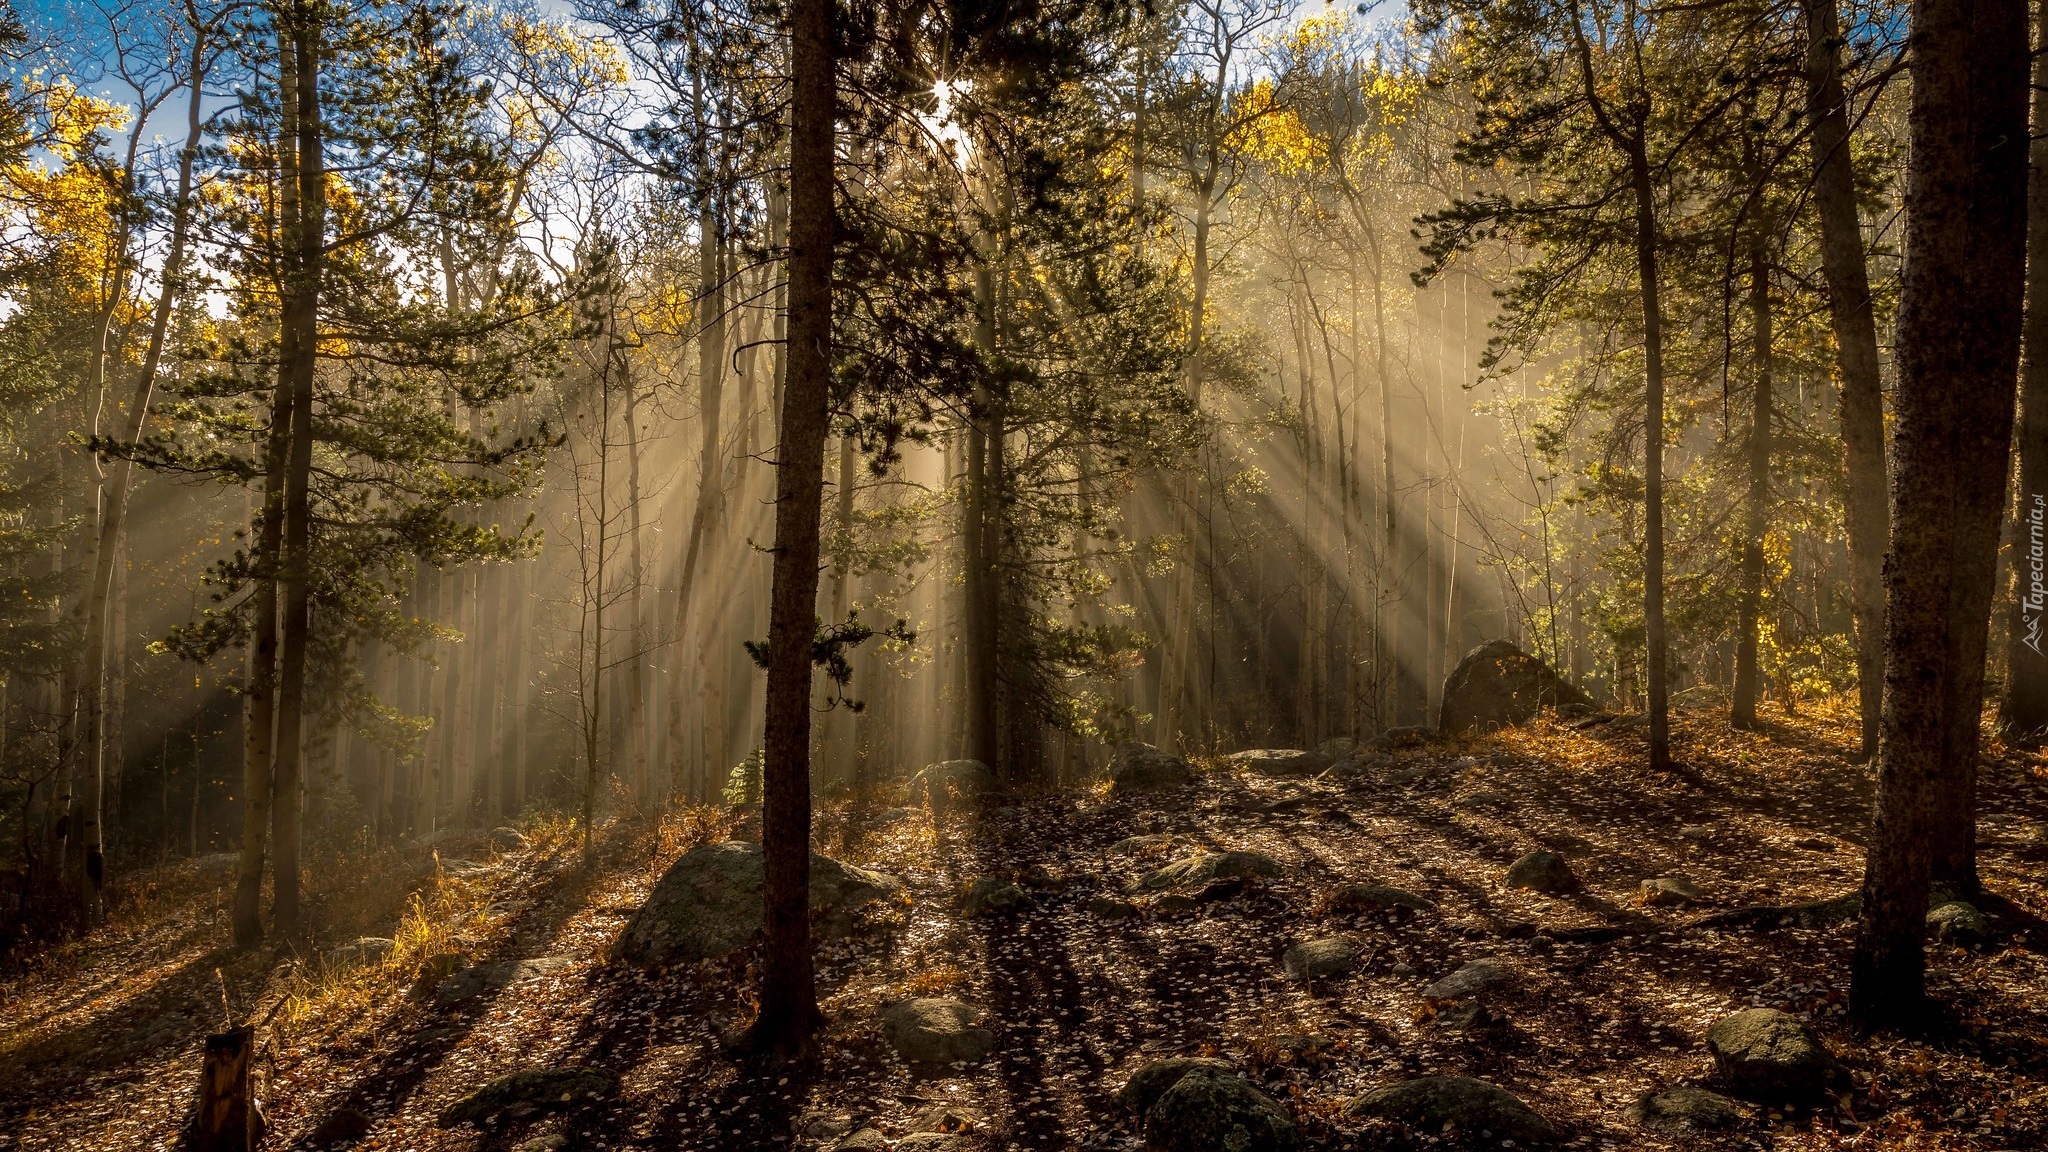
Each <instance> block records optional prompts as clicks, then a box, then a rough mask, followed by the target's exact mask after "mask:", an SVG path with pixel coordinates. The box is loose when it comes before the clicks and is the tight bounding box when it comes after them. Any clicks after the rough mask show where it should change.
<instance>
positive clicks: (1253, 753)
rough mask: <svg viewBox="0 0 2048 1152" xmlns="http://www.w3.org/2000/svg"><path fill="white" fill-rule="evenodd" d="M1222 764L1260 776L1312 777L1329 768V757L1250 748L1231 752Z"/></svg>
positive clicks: (1296, 750)
mask: <svg viewBox="0 0 2048 1152" xmlns="http://www.w3.org/2000/svg"><path fill="white" fill-rule="evenodd" d="M1223 762H1224V763H1226V764H1228V765H1230V766H1231V767H1233V768H1242V769H1244V770H1246V771H1248V772H1256V773H1258V774H1259V775H1261V776H1313V775H1315V774H1316V773H1318V772H1321V771H1322V770H1323V769H1325V768H1328V767H1329V766H1330V757H1327V756H1324V755H1323V754H1322V753H1320V752H1304V751H1302V750H1301V749H1299V748H1252V749H1248V750H1246V751H1243V752H1233V753H1231V754H1230V755H1228V756H1225V757H1224V758H1223Z"/></svg>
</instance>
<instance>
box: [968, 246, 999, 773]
mask: <svg viewBox="0 0 2048 1152" xmlns="http://www.w3.org/2000/svg"><path fill="white" fill-rule="evenodd" d="M995 248H996V241H995V239H994V238H993V237H988V236H984V237H983V238H982V251H981V259H980V261H979V262H978V263H977V264H976V265H975V269H974V310H975V318H974V344H975V347H976V349H977V350H979V351H980V352H981V354H982V355H983V356H984V357H988V358H990V359H991V361H992V360H993V358H994V356H995V352H996V299H995V269H994V268H993V267H992V264H993V261H994V260H995ZM991 369H993V365H992V364H991ZM994 405H995V397H994V393H993V391H992V390H991V389H990V388H989V386H988V382H987V380H986V379H983V380H979V381H976V383H975V386H974V405H973V414H972V416H971V417H970V418H969V420H968V424H967V508H966V515H965V517H964V523H963V524H962V525H961V540H962V543H963V544H964V545H965V553H966V555H965V563H964V565H963V567H964V569H965V571H964V572H963V574H962V575H963V576H964V577H965V579H964V581H963V583H964V584H965V585H966V589H965V591H966V599H967V604H966V608H967V621H966V623H967V631H966V636H965V639H966V647H967V699H966V709H967V757H968V759H970V760H979V761H981V762H982V763H983V764H986V765H988V766H989V767H990V768H992V769H995V768H999V767H1000V759H1001V758H1000V756H999V755H998V753H997V748H996V675H997V669H996V627H997V625H996V612H997V603H996V600H997V590H996V586H995V585H996V571H995V566H996V558H995V554H994V552H993V551H992V550H991V549H990V544H991V542H992V535H991V533H990V531H989V526H990V524H991V523H992V522H993V521H994V519H995V512H994V509H993V508H992V507H991V504H992V502H993V501H994V499H995V493H994V491H993V490H992V487H991V484H990V473H991V470H992V457H993V453H992V452H991V450H990V448H991V446H990V443H989V441H990V433H989V429H990V427H991V425H992V424H993V423H994V420H995V413H994Z"/></svg>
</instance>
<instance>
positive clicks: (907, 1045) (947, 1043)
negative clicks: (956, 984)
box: [882, 999, 996, 1068]
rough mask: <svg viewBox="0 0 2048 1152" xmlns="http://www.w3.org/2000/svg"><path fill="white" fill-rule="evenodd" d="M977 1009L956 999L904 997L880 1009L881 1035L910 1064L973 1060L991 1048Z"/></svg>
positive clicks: (992, 1043)
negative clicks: (902, 999)
mask: <svg viewBox="0 0 2048 1152" xmlns="http://www.w3.org/2000/svg"><path fill="white" fill-rule="evenodd" d="M981 1017H982V1012H981V1009H979V1008H976V1007H974V1006H973V1005H971V1004H963V1003H961V1002H960V1001H958V1000H942V999H918V1000H904V1001H902V1002H900V1003H896V1004H891V1005H889V1006H888V1007H886V1008H884V1009H882V1036H883V1038H884V1039H886V1040H888V1041H889V1046H890V1047H892V1048H894V1049H896V1054H897V1055H898V1056H901V1057H903V1060H904V1062H905V1063H907V1064H909V1065H911V1066H912V1067H913V1068H939V1067H944V1066H945V1065H948V1064H960V1063H973V1062H974V1061H976V1060H979V1059H981V1058H982V1057H984V1056H987V1055H988V1054H989V1053H990V1052H992V1051H994V1050H995V1046H996V1037H995V1033H993V1032H990V1031H989V1030H988V1029H986V1028H983V1027H980V1021H981Z"/></svg>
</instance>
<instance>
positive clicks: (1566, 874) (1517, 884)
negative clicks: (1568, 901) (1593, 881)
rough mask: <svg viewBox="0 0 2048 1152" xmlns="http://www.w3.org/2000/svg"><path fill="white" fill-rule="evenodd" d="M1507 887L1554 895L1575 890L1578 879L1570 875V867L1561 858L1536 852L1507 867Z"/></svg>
mask: <svg viewBox="0 0 2048 1152" xmlns="http://www.w3.org/2000/svg"><path fill="white" fill-rule="evenodd" d="M1507 886H1508V887H1510V888H1527V889H1529V890H1530V891H1532V892H1545V893H1552V894H1555V893H1558V892H1569V891H1571V890H1572V889H1574V888H1577V887H1578V886H1579V878H1578V877H1577V876H1575V875H1573V874H1572V866H1571V865H1570V864H1568V863H1566V862H1565V858H1564V857H1563V856H1560V855H1558V854H1557V853H1555V852H1545V851H1536V852H1531V853H1529V854H1528V855H1527V856H1524V857H1522V858H1521V859H1520V860H1517V861H1515V862H1514V863H1513V864H1510V865H1508V874H1507Z"/></svg>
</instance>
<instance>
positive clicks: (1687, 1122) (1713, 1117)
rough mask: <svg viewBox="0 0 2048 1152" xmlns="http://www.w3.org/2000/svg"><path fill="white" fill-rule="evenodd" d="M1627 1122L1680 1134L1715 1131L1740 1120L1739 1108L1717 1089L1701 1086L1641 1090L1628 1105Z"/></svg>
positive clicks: (1733, 1125) (1740, 1111) (1663, 1131)
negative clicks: (1651, 1090)
mask: <svg viewBox="0 0 2048 1152" xmlns="http://www.w3.org/2000/svg"><path fill="white" fill-rule="evenodd" d="M1628 1118H1629V1122H1630V1123H1633V1124H1639V1125H1641V1126H1643V1127H1645V1128H1648V1129H1649V1130H1650V1131H1652V1132H1662V1133H1665V1134H1666V1135H1670V1136H1683V1135H1686V1134H1688V1133H1693V1132H1718V1131H1721V1130H1724V1129H1728V1128H1733V1127H1735V1126H1736V1125H1738V1124H1740V1123H1742V1110H1741V1109H1740V1108H1738V1107H1736V1105H1735V1101H1733V1100H1730V1099H1729V1098H1727V1097H1726V1096H1723V1095H1721V1094H1720V1093H1719V1092H1709V1091H1707V1090H1706V1089H1705V1088H1672V1089H1669V1090H1667V1091H1663V1092H1645V1093H1643V1094H1642V1095H1641V1096H1638V1097H1636V1102H1635V1103H1634V1104H1631V1105H1629V1109H1628Z"/></svg>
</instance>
